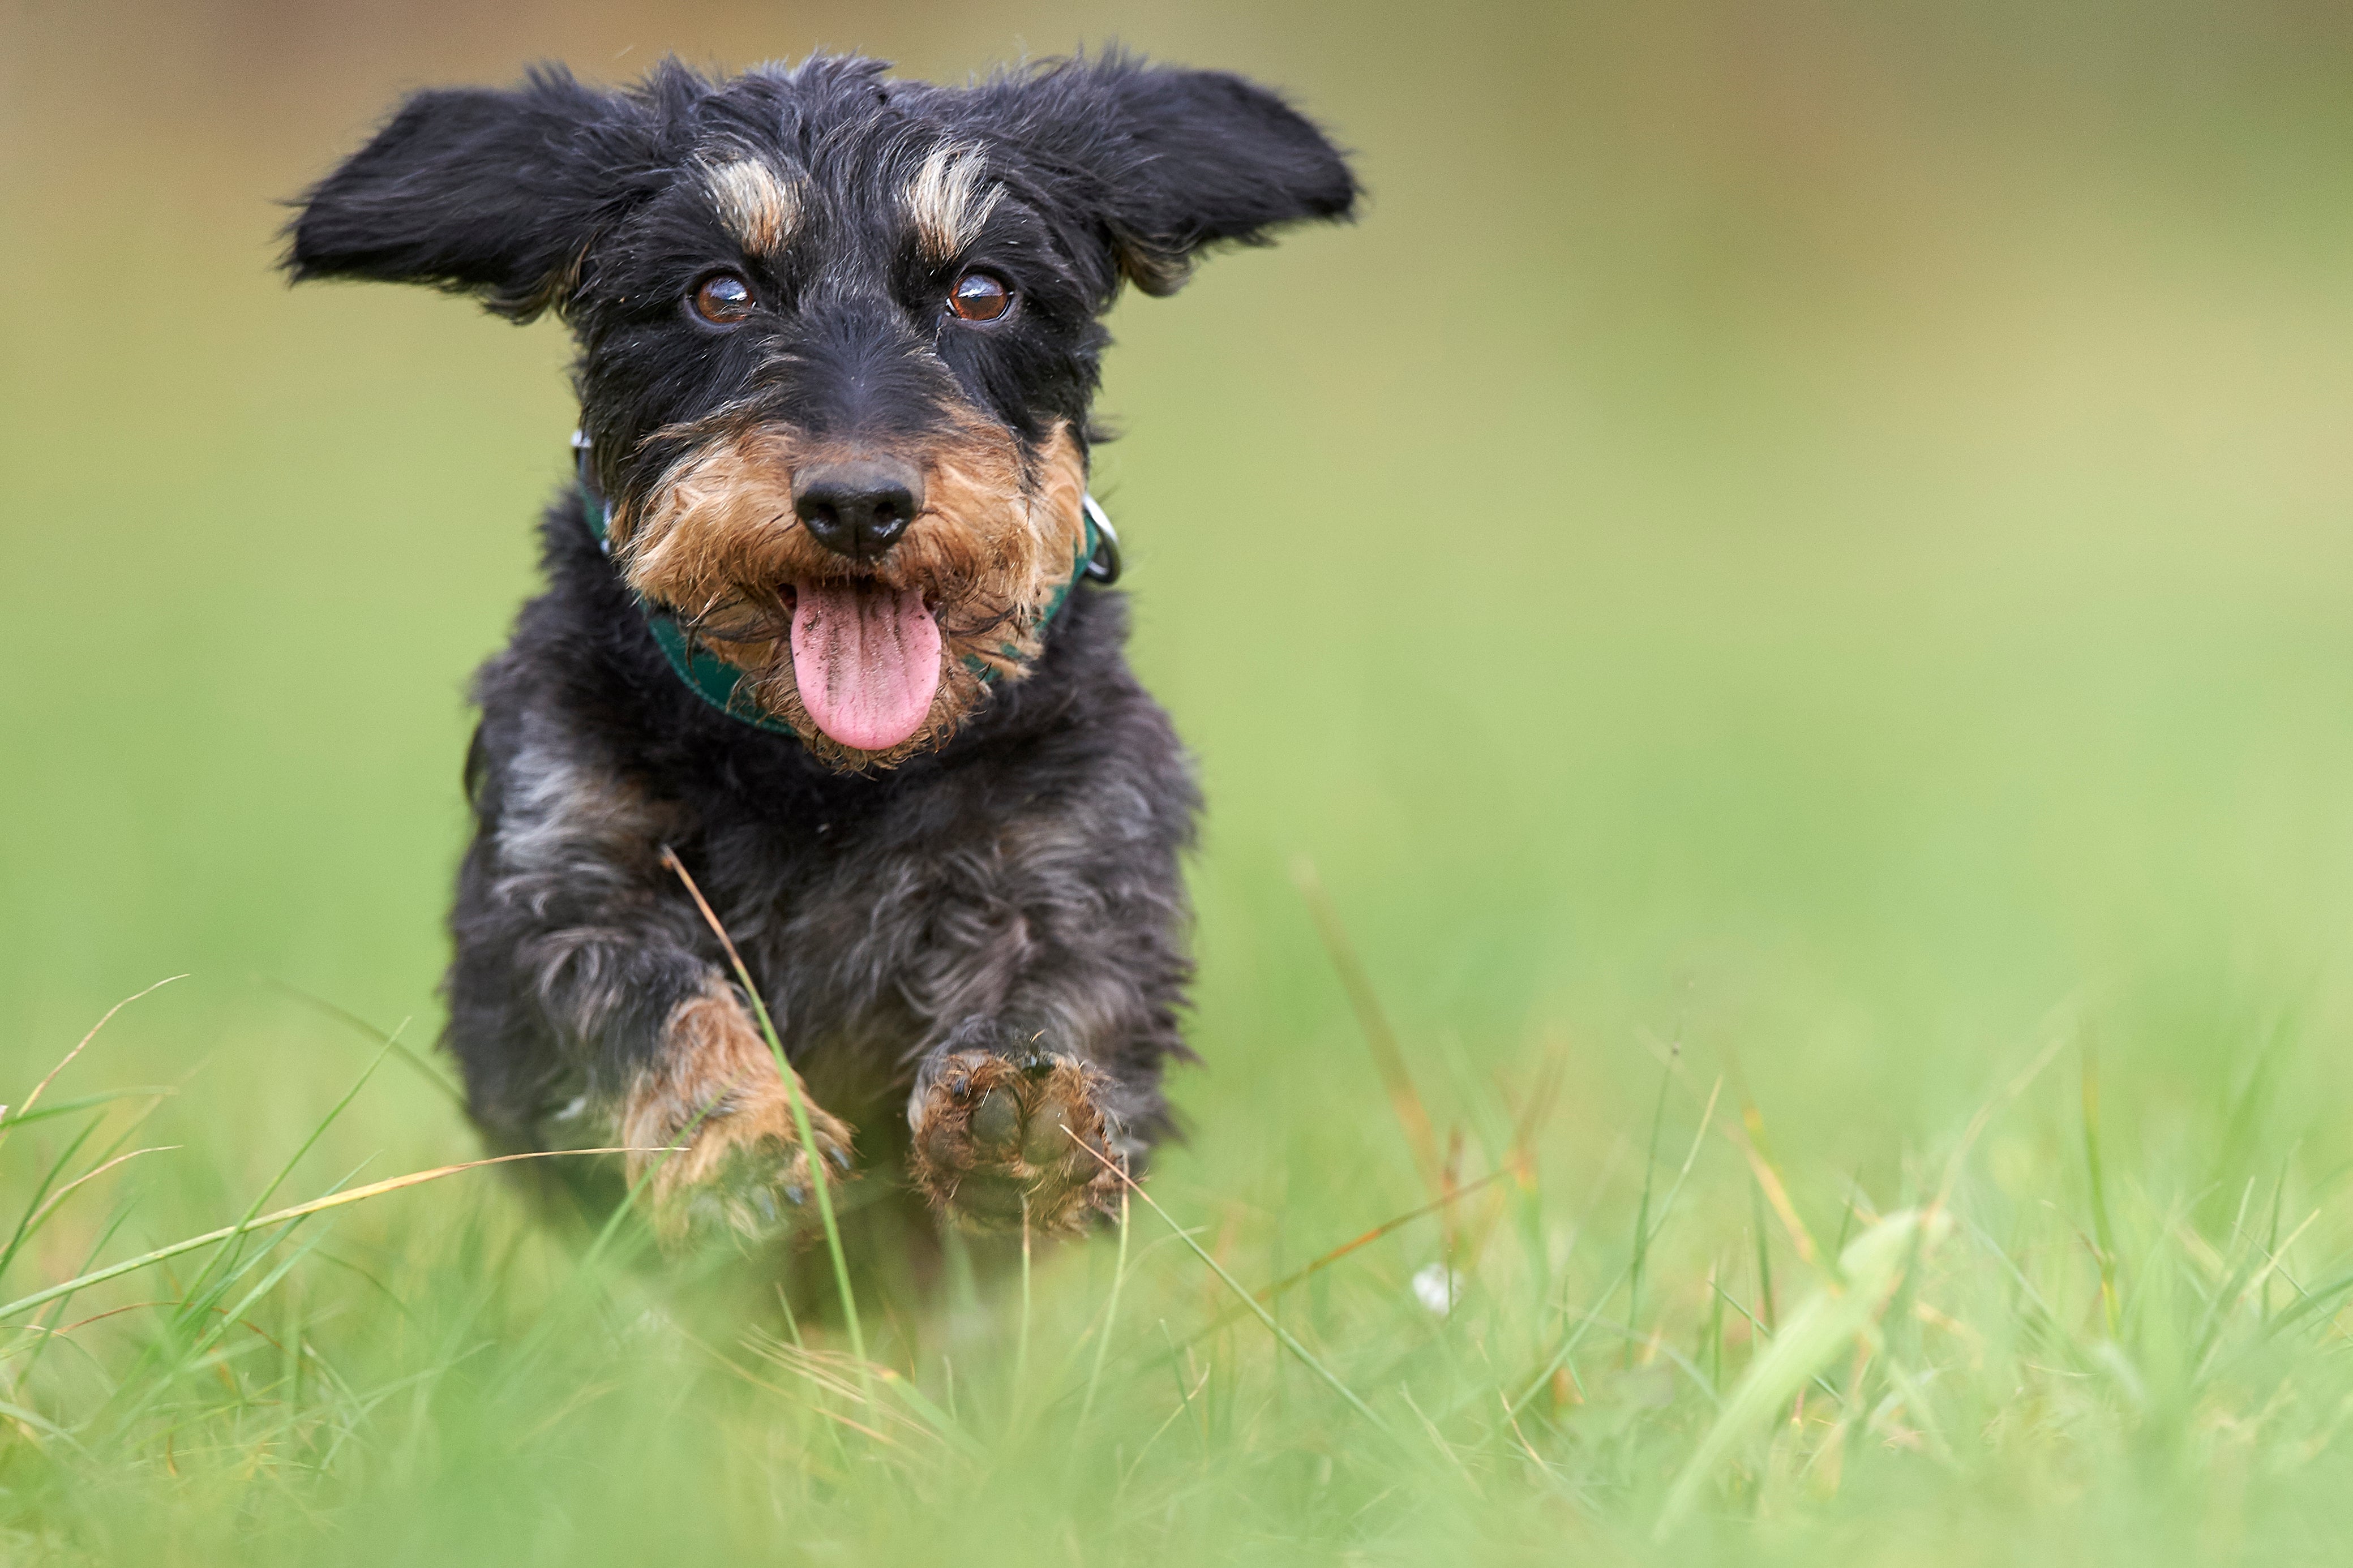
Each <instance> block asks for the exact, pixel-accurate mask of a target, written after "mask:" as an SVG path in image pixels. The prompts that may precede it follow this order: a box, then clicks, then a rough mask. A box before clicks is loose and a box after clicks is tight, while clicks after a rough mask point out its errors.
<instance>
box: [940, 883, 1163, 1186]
mask: <svg viewBox="0 0 2353 1568" xmlns="http://www.w3.org/2000/svg"><path fill="white" fill-rule="evenodd" d="M1129 848H1130V850H1131V851H1132V849H1133V846H1130V847H1129ZM1143 860H1144V863H1143V864H1141V865H1139V864H1138V863H1137V861H1136V859H1135V858H1128V859H1126V860H1124V862H1120V863H1116V864H1105V865H1103V866H1102V867H1100V868H1095V871H1094V876H1093V877H1092V878H1090V877H1089V875H1088V872H1087V869H1086V868H1074V867H1072V866H1071V864H1070V863H1069V862H1068V861H1067V860H1065V861H1063V862H1061V863H1060V864H1057V865H1052V866H1050V867H1047V868H1041V874H1040V875H1039V876H1037V877H1035V878H1030V877H1025V876H1024V875H1023V874H1022V868H1020V867H1019V866H1018V864H1017V865H1012V866H1007V865H1005V864H1003V863H1002V862H1000V864H999V867H998V874H997V875H996V876H993V877H991V878H989V879H988V882H989V886H988V887H987V889H965V892H966V894H967V899H966V900H965V901H960V902H958V903H957V904H955V906H954V907H952V908H951V909H950V910H948V911H947V912H946V913H944V915H942V916H941V917H940V918H938V919H936V920H935V921H934V922H933V924H932V931H931V935H932V945H931V947H930V949H929V951H928V952H927V953H926V962H925V965H924V969H925V984H923V985H921V986H919V987H916V988H914V989H915V990H916V991H917V993H918V994H920V995H922V996H923V999H924V1000H926V1001H928V1002H929V1003H930V1004H931V1011H932V1016H933V1017H934V1019H935V1020H936V1022H935V1025H934V1034H933V1036H932V1039H931V1042H930V1043H929V1044H928V1046H927V1047H926V1048H925V1050H924V1051H923V1056H922V1058H921V1062H920V1065H919V1067H918V1069H917V1072H916V1077H915V1083H914V1088H913V1094H912V1095H911V1097H910V1099H909V1101H908V1107H907V1118H908V1122H909V1124H910V1126H911V1128H912V1130H913V1146H912V1149H911V1152H910V1167H911V1173H912V1174H913V1177H914V1179H915V1183H916V1184H917V1186H918V1187H920V1188H921V1189H922V1190H923V1193H924V1194H925V1195H926V1196H927V1197H928V1198H929V1199H930V1200H931V1202H932V1204H933V1205H934V1207H935V1208H937V1209H938V1210H940V1211H941V1212H942V1213H943V1214H944V1215H948V1216H949V1217H951V1218H953V1219H954V1220H955V1221H956V1222H957V1223H959V1224H961V1225H963V1226H966V1227H967V1228H975V1229H998V1228H1005V1229H1009V1228H1014V1227H1018V1226H1023V1225H1025V1224H1026V1225H1027V1226H1029V1227H1030V1228H1032V1229H1034V1230H1039V1231H1045V1232H1054V1231H1063V1232H1070V1231H1076V1230H1079V1229H1082V1227H1083V1226H1085V1225H1086V1223H1087V1221H1088V1219H1089V1217H1090V1216H1091V1215H1092V1214H1094V1213H1097V1212H1100V1211H1103V1210H1106V1209H1113V1208H1116V1207H1117V1200H1118V1194H1119V1189H1120V1177H1119V1174H1118V1170H1119V1169H1120V1168H1126V1169H1129V1170H1140V1167H1141V1160H1142V1157H1143V1155H1144V1154H1145V1151H1146V1150H1147V1148H1148V1147H1149V1145H1150V1143H1151V1142H1152V1141H1153V1139H1155V1137H1157V1136H1158V1135H1159V1134H1160V1133H1161V1132H1162V1131H1165V1130H1166V1125H1167V1111H1166V1102H1165V1101H1164V1100H1162V1098H1161V1093H1160V1071H1161V1066H1162V1063H1163V1062H1164V1061H1165V1059H1166V1058H1167V1057H1169V1056H1170V1055H1172V1054H1179V1055H1181V1054H1183V1053H1184V1050H1185V1047H1184V1046H1183V1044H1182V1042H1181V1040H1180V1039H1179V1037H1178V1034H1177V1028H1176V1009H1177V1008H1178V1006H1179V1005H1181V1003H1182V1000H1183V987H1184V985H1185V983H1186V981H1187V978H1188V976H1189V974H1190V965H1189V963H1188V962H1187V959H1186V957H1185V954H1184V951H1183V948H1182V945H1181V942H1180V941H1179V932H1180V931H1181V930H1182V927H1183V923H1184V919H1185V909H1184V894H1183V888H1182V884H1181V882H1180V881H1179V880H1178V879H1177V876H1176V859H1175V853H1174V847H1173V845H1171V846H1170V847H1168V848H1167V849H1166V851H1165V853H1154V854H1151V855H1148V856H1145V857H1143ZM1074 887H1075V888H1076V889H1080V891H1081V894H1082V896H1074V890H1073V889H1074ZM983 894H985V895H986V896H981V895H983Z"/></svg>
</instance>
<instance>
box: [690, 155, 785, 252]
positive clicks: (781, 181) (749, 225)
mask: <svg viewBox="0 0 2353 1568" xmlns="http://www.w3.org/2000/svg"><path fill="white" fill-rule="evenodd" d="M703 184H704V187H705V188H706V189H708V190H709V191H710V193H711V199H712V201H713V202H714V203H716V204H717V205H718V207H719V216H720V217H721V218H722V219H723V220H724V221H725V223H726V225H727V226H728V227H729V228H731V229H733V230H734V232H735V237H737V238H738V239H741V240H742V241H743V242H744V249H746V250H748V251H750V252H752V253H753V254H754V255H755V256H773V255H775V254H776V252H778V251H780V250H782V249H783V248H784V247H785V244H786V241H788V240H790V239H791V238H792V237H793V229H794V227H795V226H796V225H797V224H798V223H799V222H800V216H801V193H800V186H799V184H797V181H795V180H794V179H792V178H791V177H789V176H787V175H785V174H779V173H778V172H777V171H776V169H774V168H772V167H770V166H769V165H768V164H766V163H759V162H757V161H755V160H754V159H750V158H742V159H738V160H736V161H735V162H733V163H719V164H714V165H712V166H711V167H709V168H707V169H705V170H704V171H703Z"/></svg>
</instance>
